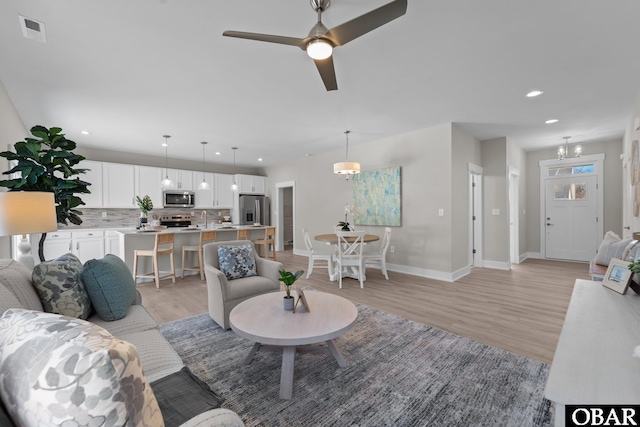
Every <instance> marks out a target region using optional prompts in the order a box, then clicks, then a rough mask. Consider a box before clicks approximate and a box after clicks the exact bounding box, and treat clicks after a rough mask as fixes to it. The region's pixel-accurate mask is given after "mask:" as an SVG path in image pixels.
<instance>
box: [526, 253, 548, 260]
mask: <svg viewBox="0 0 640 427" xmlns="http://www.w3.org/2000/svg"><path fill="white" fill-rule="evenodd" d="M527 258H533V259H544V257H543V256H542V254H541V253H540V252H527Z"/></svg>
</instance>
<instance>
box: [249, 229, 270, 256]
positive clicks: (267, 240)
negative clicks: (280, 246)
mask: <svg viewBox="0 0 640 427" xmlns="http://www.w3.org/2000/svg"><path fill="white" fill-rule="evenodd" d="M252 242H253V245H254V247H255V248H256V249H257V252H258V256H262V255H261V253H262V251H261V250H260V246H261V245H262V246H264V254H265V255H264V257H265V258H271V259H273V260H274V261H275V260H276V228H275V227H267V228H265V229H264V237H263V238H262V239H256V240H252ZM269 245H271V252H272V254H273V257H270V256H269Z"/></svg>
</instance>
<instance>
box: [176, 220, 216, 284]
mask: <svg viewBox="0 0 640 427" xmlns="http://www.w3.org/2000/svg"><path fill="white" fill-rule="evenodd" d="M215 240H216V230H207V231H201V232H200V243H198V244H197V245H195V246H183V247H182V273H180V278H181V279H184V272H185V270H194V271H198V272H200V280H204V268H203V267H202V266H203V263H202V245H204V244H205V243H206V242H211V241H215ZM187 252H197V253H198V266H197V267H185V263H184V255H185V254H186V253H187Z"/></svg>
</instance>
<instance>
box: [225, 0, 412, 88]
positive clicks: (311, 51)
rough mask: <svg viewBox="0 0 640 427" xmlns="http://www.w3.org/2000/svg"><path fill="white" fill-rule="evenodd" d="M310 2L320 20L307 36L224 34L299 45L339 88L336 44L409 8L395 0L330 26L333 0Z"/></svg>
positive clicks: (329, 84)
mask: <svg viewBox="0 0 640 427" xmlns="http://www.w3.org/2000/svg"><path fill="white" fill-rule="evenodd" d="M310 2H311V7H312V8H313V10H315V11H316V12H318V23H317V24H316V25H314V26H313V28H311V31H309V35H308V36H307V37H305V38H303V39H300V38H296V37H286V36H274V35H270V34H257V33H245V32H242V31H225V32H224V33H222V35H223V36H227V37H238V38H241V39H250V40H258V41H263V42H269V43H279V44H286V45H290V46H297V47H299V48H300V49H302V50H304V51H306V52H307V54H308V55H309V56H310V57H311V58H312V59H313V61H314V62H315V64H316V67H317V68H318V71H319V72H320V77H322V81H323V82H324V85H325V87H326V88H327V91H330V90H337V89H338V83H337V81H336V72H335V69H334V67H333V57H332V56H331V55H332V52H333V48H334V47H338V46H342V45H344V44H347V43H349V42H350V41H351V40H354V39H356V38H358V37H360V36H362V35H364V34H366V33H368V32H369V31H371V30H375V29H376V28H378V27H381V26H383V25H384V24H386V23H388V22H391V21H393V20H394V19H396V18H399V17H400V16H402V15H404V14H405V13H406V12H407V0H395V1H393V2H391V3H387V4H385V5H384V6H381V7H379V8H377V9H375V10H372V11H371V12H368V13H365V14H364V15H361V16H359V17H357V18H355V19H352V20H351V21H348V22H345V23H344V24H341V25H338V26H337V27H334V28H332V29H330V30H329V29H327V27H325V26H324V24H323V23H322V12H324V11H325V10H327V8H328V7H329V5H330V4H331V0H310Z"/></svg>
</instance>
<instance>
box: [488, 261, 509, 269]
mask: <svg viewBox="0 0 640 427" xmlns="http://www.w3.org/2000/svg"><path fill="white" fill-rule="evenodd" d="M484 266H485V268H493V269H495V270H511V261H507V262H503V261H488V260H486V259H485V260H484Z"/></svg>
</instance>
